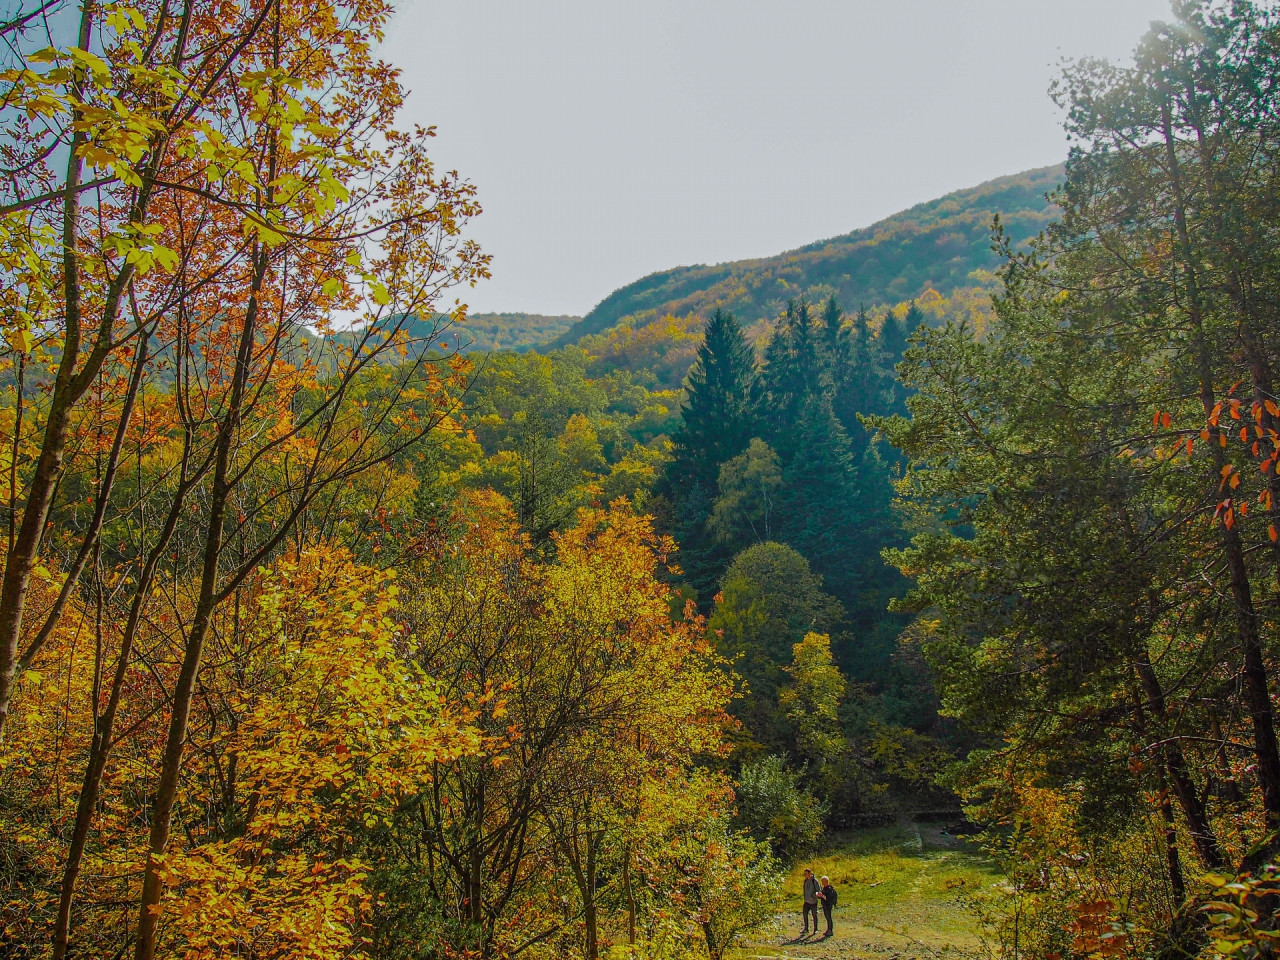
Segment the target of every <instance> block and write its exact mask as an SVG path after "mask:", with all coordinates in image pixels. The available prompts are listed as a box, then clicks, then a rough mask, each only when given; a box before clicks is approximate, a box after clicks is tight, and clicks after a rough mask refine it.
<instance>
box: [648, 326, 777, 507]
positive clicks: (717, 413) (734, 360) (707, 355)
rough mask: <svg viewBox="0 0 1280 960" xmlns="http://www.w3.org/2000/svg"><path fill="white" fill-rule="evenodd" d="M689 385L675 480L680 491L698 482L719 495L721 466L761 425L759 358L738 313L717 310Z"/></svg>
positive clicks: (676, 442) (675, 442)
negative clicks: (757, 401) (757, 422)
mask: <svg viewBox="0 0 1280 960" xmlns="http://www.w3.org/2000/svg"><path fill="white" fill-rule="evenodd" d="M685 389H686V391H687V393H688V399H687V400H686V401H685V404H684V407H683V408H682V409H681V411H680V425H679V427H677V428H676V432H675V436H674V437H673V438H672V447H673V450H672V453H673V457H674V459H673V461H672V463H671V467H670V469H669V470H668V473H667V476H668V480H669V484H670V487H671V489H673V490H676V491H678V490H681V489H686V490H687V489H689V488H690V487H691V485H692V484H693V483H695V482H698V483H701V484H702V486H703V487H704V488H705V489H707V490H709V491H712V496H713V497H714V495H715V494H714V490H715V484H716V477H717V476H718V475H719V472H720V465H721V464H722V463H724V462H725V461H726V460H730V459H732V458H733V457H736V456H737V455H738V454H740V453H742V451H744V450H745V449H747V444H748V443H750V442H751V437H752V434H753V430H754V429H755V412H754V407H755V399H756V392H757V391H756V372H755V357H754V355H753V354H752V352H751V345H750V344H749V343H747V340H746V337H744V336H743V335H742V328H741V327H739V326H738V322H737V321H736V320H735V319H734V317H733V314H732V313H728V312H726V311H724V310H720V309H719V308H717V309H716V310H715V311H714V312H713V313H712V314H711V318H710V319H709V320H708V321H707V327H706V330H705V332H704V339H703V343H702V346H701V347H699V348H698V358H697V360H696V361H694V364H693V368H692V369H691V370H690V371H689V376H688V378H687V380H686V387H685Z"/></svg>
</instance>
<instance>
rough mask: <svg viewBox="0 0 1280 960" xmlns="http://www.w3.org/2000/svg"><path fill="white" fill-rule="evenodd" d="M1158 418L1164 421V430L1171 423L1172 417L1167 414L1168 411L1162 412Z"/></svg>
mask: <svg viewBox="0 0 1280 960" xmlns="http://www.w3.org/2000/svg"><path fill="white" fill-rule="evenodd" d="M1160 419H1161V421H1162V422H1163V423H1164V428H1165V429H1166V430H1168V429H1169V427H1171V426H1172V425H1173V417H1171V416H1169V414H1168V413H1165V414H1162V415H1161V417H1160Z"/></svg>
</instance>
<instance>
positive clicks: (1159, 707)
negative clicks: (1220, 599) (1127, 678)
mask: <svg viewBox="0 0 1280 960" xmlns="http://www.w3.org/2000/svg"><path fill="white" fill-rule="evenodd" d="M1137 669H1138V679H1139V680H1140V681H1141V682H1142V689H1143V692H1144V693H1145V694H1146V697H1147V702H1148V703H1149V704H1150V706H1151V710H1152V711H1153V712H1154V713H1155V715H1156V716H1157V717H1158V718H1159V722H1160V729H1159V730H1158V731H1157V736H1159V737H1160V738H1161V739H1162V740H1164V741H1165V742H1164V743H1163V744H1162V745H1161V747H1160V754H1161V757H1162V759H1163V763H1164V767H1165V770H1166V771H1167V773H1168V776H1169V780H1170V782H1171V783H1172V786H1173V793H1174V796H1176V797H1177V798H1178V806H1179V807H1180V808H1181V810H1182V815H1183V816H1184V817H1186V819H1187V826H1188V828H1189V829H1190V831H1191V842H1192V843H1193V844H1194V845H1195V848H1196V853H1197V854H1199V855H1200V859H1201V860H1203V861H1204V863H1205V866H1207V867H1208V868H1209V869H1210V870H1216V869H1218V868H1220V867H1221V866H1222V865H1223V864H1224V863H1226V857H1225V855H1224V854H1223V852H1222V848H1221V846H1219V844H1218V838H1217V835H1216V834H1215V833H1214V830H1213V826H1212V824H1210V823H1209V817H1208V815H1207V813H1206V812H1205V808H1204V803H1203V801H1202V800H1201V799H1200V794H1199V792H1198V791H1197V790H1196V787H1195V783H1194V782H1193V781H1192V779H1191V773H1190V771H1189V770H1188V769H1187V760H1186V756H1185V754H1183V752H1182V747H1181V746H1180V745H1179V744H1178V742H1177V740H1173V739H1170V736H1171V733H1172V731H1170V730H1168V728H1167V726H1166V723H1167V721H1168V705H1167V704H1166V702H1165V698H1164V689H1163V688H1162V687H1161V686H1160V678H1159V677H1157V676H1156V672H1155V668H1153V667H1152V665H1151V661H1150V660H1149V659H1148V658H1147V657H1146V655H1145V654H1143V655H1141V656H1139V657H1138V663H1137Z"/></svg>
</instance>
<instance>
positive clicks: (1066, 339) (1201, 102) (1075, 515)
mask: <svg viewBox="0 0 1280 960" xmlns="http://www.w3.org/2000/svg"><path fill="white" fill-rule="evenodd" d="M1176 12H1177V19H1176V20H1174V21H1172V22H1170V23H1167V24H1156V25H1154V26H1153V28H1152V30H1151V31H1150V32H1149V33H1148V34H1147V35H1146V36H1145V37H1144V39H1143V40H1142V42H1141V43H1140V45H1139V46H1138V47H1137V50H1136V53H1135V58H1134V65H1133V66H1132V67H1123V68H1121V67H1115V66H1110V65H1107V64H1103V63H1097V62H1093V61H1084V62H1081V63H1079V64H1077V65H1075V66H1074V67H1073V68H1071V69H1070V70H1069V71H1067V73H1066V75H1065V77H1064V79H1063V81H1062V82H1061V83H1060V84H1059V86H1058V87H1057V88H1056V93H1057V96H1058V97H1059V99H1060V102H1061V103H1062V105H1063V106H1064V108H1065V109H1066V111H1067V116H1068V122H1067V130H1068V133H1069V134H1070V136H1071V138H1072V143H1073V147H1072V151H1071V158H1070V161H1069V163H1068V165H1067V179H1066V183H1065V185H1064V186H1063V188H1062V189H1061V191H1060V192H1059V193H1058V194H1057V195H1056V199H1057V201H1058V202H1059V204H1060V205H1061V216H1060V218H1059V220H1058V221H1057V223H1056V224H1055V225H1054V226H1053V227H1052V228H1051V229H1049V230H1048V231H1047V232H1046V233H1045V235H1044V236H1043V237H1042V238H1041V239H1040V240H1039V241H1038V242H1037V243H1036V244H1035V245H1034V247H1033V248H1032V249H1031V251H1030V252H1028V253H1025V254H1015V253H1013V252H1012V251H1009V250H1007V249H1006V256H1007V259H1008V264H1007V266H1006V268H1005V269H1004V273H1003V277H1004V282H1005V290H1004V292H1003V294H1002V295H1001V296H1000V297H999V298H998V299H997V302H996V313H997V316H998V320H997V322H996V323H995V324H994V325H993V327H992V328H991V330H990V331H989V332H988V333H987V334H986V335H979V334H977V333H975V331H974V330H972V329H971V328H969V327H967V326H966V325H963V324H949V325H947V326H946V327H945V328H941V329H936V330H929V331H924V332H922V334H921V336H920V338H919V340H918V341H917V342H916V344H915V345H914V346H913V347H912V348H911V349H909V350H908V351H907V352H906V355H905V361H904V363H903V365H902V367H900V369H901V370H902V375H903V379H904V381H905V382H906V384H907V385H908V386H909V387H910V388H911V389H912V390H913V391H915V393H914V395H913V396H912V397H910V398H909V399H908V400H907V407H908V409H909V412H910V417H909V419H908V418H902V417H897V418H888V419H883V420H880V421H878V425H879V426H880V427H881V428H882V429H883V430H884V432H885V433H886V434H887V435H888V437H889V438H890V439H891V440H892V441H893V442H894V443H895V444H897V445H898V446H899V447H900V448H901V449H902V450H903V451H904V452H905V454H906V455H907V456H908V457H909V458H910V460H911V463H910V468H909V470H908V472H907V474H906V476H905V477H904V479H903V480H902V482H901V484H900V490H901V491H902V493H903V495H904V496H905V497H907V498H908V499H909V500H910V502H911V503H913V504H915V505H916V508H917V511H918V512H917V513H916V514H914V515H915V516H917V517H918V518H919V520H918V523H917V527H916V534H915V537H914V539H913V542H912V545H911V546H910V547H909V548H907V549H904V550H900V551H897V553H896V556H895V560H896V563H897V564H898V566H899V567H900V568H901V569H902V571H903V572H904V573H905V574H907V575H909V576H911V577H912V578H913V579H914V581H915V587H914V589H913V591H912V593H911V596H910V599H909V600H908V601H907V602H905V603H902V604H900V605H899V608H900V609H903V610H908V609H909V610H913V611H919V613H920V618H921V619H920V623H921V625H922V629H923V630H924V631H925V632H926V633H927V640H926V642H925V651H926V654H927V656H928V658H929V661H930V663H931V664H932V665H933V667H934V669H935V670H936V672H937V676H938V683H939V689H940V692H941V696H942V702H943V704H944V707H945V709H946V710H947V712H948V714H950V715H952V716H955V717H957V718H958V719H959V720H960V721H961V722H962V723H963V724H964V725H965V726H966V727H967V728H969V729H970V730H972V731H974V732H976V733H977V734H979V735H980V736H981V737H982V740H983V747H982V749H979V750H975V751H973V752H971V753H970V754H969V756H968V758H967V760H966V761H965V763H964V764H963V766H962V767H961V768H960V769H959V770H958V771H957V772H956V773H955V774H954V776H953V779H952V781H951V782H952V783H953V784H954V786H955V788H956V789H957V790H959V791H960V792H961V794H962V795H963V796H964V797H965V798H966V799H967V801H968V803H969V804H970V808H969V809H970V815H971V816H972V817H974V818H975V819H977V820H979V821H981V822H984V823H986V824H987V825H989V827H990V833H989V839H990V841H991V843H992V844H993V845H994V846H995V847H996V849H998V850H999V851H1001V855H1002V857H1003V859H1004V862H1005V864H1006V869H1007V870H1008V871H1009V874H1010V876H1011V880H1012V886H1013V888H1014V891H1015V895H1016V897H1017V902H1016V910H1015V911H1014V912H1013V913H1011V914H1010V916H1009V917H1008V921H1007V923H1005V924H1004V925H1003V927H1002V928H1001V930H1000V933H1001V934H1002V938H1003V941H1004V948H1005V949H1006V950H1007V951H1010V952H1014V953H1017V954H1018V955H1025V956H1040V957H1066V956H1085V955H1088V956H1160V957H1175V956H1179V957H1181V956H1199V955H1207V951H1209V950H1214V951H1215V952H1218V953H1227V954H1236V955H1241V956H1270V955H1271V951H1272V950H1273V949H1274V938H1275V936H1276V933H1275V929H1276V920H1275V906H1274V904H1275V897H1274V890H1275V887H1274V879H1275V870H1274V868H1272V867H1270V866H1268V864H1272V863H1275V862H1276V861H1275V858H1276V856H1277V852H1278V851H1277V846H1276V844H1277V836H1278V835H1280V752H1278V747H1277V740H1276V720H1275V674H1276V670H1277V659H1276V657H1277V647H1276V624H1277V620H1276V611H1277V606H1276V604H1277V599H1278V598H1280V594H1278V593H1277V585H1278V580H1277V577H1278V575H1280V547H1278V546H1277V533H1276V530H1277V525H1276V522H1275V515H1274V511H1275V509H1276V506H1277V494H1280V475H1278V471H1277V469H1276V467H1277V457H1278V455H1280V434H1278V433H1277V430H1278V429H1280V397H1277V393H1276V391H1277V382H1276V370H1277V365H1278V364H1280V323H1278V322H1277V321H1278V319H1280V315H1278V314H1277V311H1276V305H1277V303H1280V246H1278V245H1277V242H1276V237H1277V225H1278V224H1280V182H1278V181H1277V175H1278V171H1280V167H1277V163H1276V159H1277V157H1278V156H1280V109H1278V108H1280V103H1278V101H1277V90H1278V89H1280V86H1278V85H1277V81H1280V43H1278V41H1280V21H1277V11H1276V9H1275V7H1274V6H1273V5H1270V4H1257V5H1253V4H1247V3H1234V4H1209V3H1186V4H1179V5H1176ZM1237 874H1239V875H1241V877H1242V879H1241V881H1240V882H1239V883H1238V884H1236V885H1233V886H1227V887H1224V886H1222V884H1223V883H1224V882H1225V880H1224V878H1227V879H1229V878H1232V877H1233V876H1235V875H1237ZM1214 943H1216V947H1214V946H1211V944H1214ZM1202 951H1204V953H1202Z"/></svg>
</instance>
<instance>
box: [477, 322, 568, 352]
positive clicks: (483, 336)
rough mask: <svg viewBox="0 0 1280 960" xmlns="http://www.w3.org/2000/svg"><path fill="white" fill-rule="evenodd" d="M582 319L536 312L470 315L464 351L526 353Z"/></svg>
mask: <svg viewBox="0 0 1280 960" xmlns="http://www.w3.org/2000/svg"><path fill="white" fill-rule="evenodd" d="M581 320H582V318H581V317H548V316H543V315H542V314H538V313H473V314H470V315H469V316H468V317H467V322H466V324H465V325H464V327H463V329H462V332H463V349H464V350H466V351H468V352H471V351H488V350H515V351H517V352H519V351H523V350H528V349H529V348H530V347H532V346H536V345H537V344H539V343H545V342H546V341H547V340H550V339H551V338H552V337H558V336H560V335H561V334H562V333H564V332H565V331H566V330H568V329H569V328H570V327H572V326H573V325H574V324H575V323H578V322H580V321H581Z"/></svg>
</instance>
